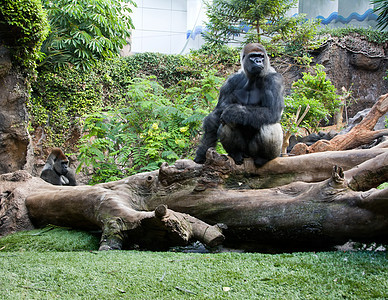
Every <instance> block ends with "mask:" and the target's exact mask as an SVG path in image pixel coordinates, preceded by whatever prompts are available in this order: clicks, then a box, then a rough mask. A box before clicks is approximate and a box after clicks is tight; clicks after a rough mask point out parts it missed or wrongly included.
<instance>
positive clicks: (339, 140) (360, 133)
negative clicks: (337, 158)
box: [290, 94, 388, 155]
mask: <svg viewBox="0 0 388 300" xmlns="http://www.w3.org/2000/svg"><path fill="white" fill-rule="evenodd" d="M387 112H388V94H385V95H382V96H380V97H379V99H378V100H377V102H376V103H375V104H374V105H373V107H372V109H371V110H370V112H369V113H368V114H367V115H366V116H365V118H364V119H363V120H362V121H361V122H360V123H359V124H357V125H356V126H354V127H353V128H352V129H351V130H350V131H349V132H348V133H346V134H340V135H337V136H335V137H334V138H333V139H331V140H330V141H327V140H319V141H317V142H316V143H314V144H313V145H311V146H307V145H305V144H303V143H299V144H296V145H295V146H294V148H293V149H292V150H291V152H290V154H292V155H301V154H307V153H316V152H324V151H338V150H349V149H354V148H357V147H359V146H362V145H367V144H369V143H371V142H372V141H373V140H375V139H377V138H379V137H382V136H384V135H388V129H381V130H376V131H374V130H373V128H374V127H375V125H376V123H377V121H378V120H379V119H380V118H381V117H382V116H383V115H384V114H386V113H387Z"/></svg>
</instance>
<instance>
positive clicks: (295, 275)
mask: <svg viewBox="0 0 388 300" xmlns="http://www.w3.org/2000/svg"><path fill="white" fill-rule="evenodd" d="M61 236H63V239H61ZM72 237H73V238H72ZM39 245H40V247H39ZM97 247H98V237H97V236H94V235H89V234H87V233H83V232H78V231H74V230H70V231H69V230H66V229H61V228H54V229H51V230H47V229H45V230H34V231H28V232H22V233H18V234H14V235H11V236H7V237H4V238H1V239H0V249H1V250H0V272H1V274H0V299H373V298H374V299H387V298H388V264H387V262H388V260H387V258H388V257H387V253H386V252H362V251H358V252H339V251H337V252H321V253H312V252H309V253H292V254H276V255H272V254H260V253H231V252H229V253H206V254H200V253H174V252H147V251H110V252H98V251H95V250H96V249H97ZM64 249H67V250H66V251H63V250H64ZM80 250H82V251H80Z"/></svg>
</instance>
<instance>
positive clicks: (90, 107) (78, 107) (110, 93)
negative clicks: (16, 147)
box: [28, 53, 209, 151]
mask: <svg viewBox="0 0 388 300" xmlns="http://www.w3.org/2000/svg"><path fill="white" fill-rule="evenodd" d="M197 58H198V59H197V60H196V61H197V62H198V64H200V61H201V59H203V57H197ZM193 61H194V60H193V59H192V58H188V57H187V56H181V55H165V54H155V53H141V54H136V55H133V56H129V57H123V58H115V59H110V60H105V61H101V62H99V63H98V64H97V66H96V67H95V68H93V69H91V70H89V71H86V72H85V71H83V70H82V69H75V68H65V69H62V70H61V71H60V72H54V71H51V72H50V71H42V72H40V73H39V77H38V78H37V81H36V82H35V83H33V93H32V98H31V99H30V100H29V103H28V109H29V113H30V116H31V118H30V119H31V120H30V121H31V128H34V129H37V128H38V127H41V128H42V129H43V131H44V133H45V136H46V140H47V141H46V142H47V143H48V146H60V147H64V148H67V146H74V145H73V143H74V139H72V136H73V135H74V134H79V133H74V132H71V131H70V130H69V129H70V128H73V129H74V125H78V124H80V125H81V127H82V121H83V117H84V115H85V114H92V113H94V112H96V111H98V110H99V108H100V107H110V106H116V105H119V104H120V102H122V100H123V99H125V98H126V97H127V93H128V90H129V88H130V86H131V85H130V84H131V83H132V79H133V78H135V77H146V76H150V75H153V76H157V78H158V82H159V83H160V84H161V85H162V86H163V87H165V88H168V87H169V86H175V89H177V90H178V89H179V91H180V92H181V93H182V95H184V94H186V89H188V88H189V87H193V86H195V85H196V84H201V81H200V78H201V72H202V71H201V68H202V69H204V68H205V69H207V68H209V65H206V64H202V66H203V67H201V68H200V67H198V66H197V67H195V66H196V65H195V63H193ZM187 64H190V65H193V68H188V67H187ZM178 82H182V84H181V87H179V86H177V83H178ZM183 82H186V83H185V84H183ZM184 85H185V86H186V87H185V88H184ZM173 90H174V89H173ZM70 148H72V149H73V150H72V149H69V150H70V151H74V147H70Z"/></svg>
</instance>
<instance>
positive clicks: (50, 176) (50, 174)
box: [40, 168, 62, 185]
mask: <svg viewBox="0 0 388 300" xmlns="http://www.w3.org/2000/svg"><path fill="white" fill-rule="evenodd" d="M40 178H42V179H43V180H44V181H46V182H48V183H51V184H54V185H62V184H61V178H60V177H59V176H58V174H57V173H55V171H54V170H52V169H45V168H44V169H43V170H42V173H41V174H40Z"/></svg>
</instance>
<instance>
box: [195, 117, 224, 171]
mask: <svg viewBox="0 0 388 300" xmlns="http://www.w3.org/2000/svg"><path fill="white" fill-rule="evenodd" d="M219 122H220V120H219V117H217V116H216V115H215V114H213V113H211V114H209V115H208V116H207V117H206V118H205V119H204V120H203V131H204V134H203V137H202V140H201V144H200V145H199V147H198V149H197V152H196V156H195V159H194V161H195V162H196V163H198V164H203V163H204V162H205V161H206V151H207V149H209V148H210V147H215V146H216V144H217V130H218V126H219Z"/></svg>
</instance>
